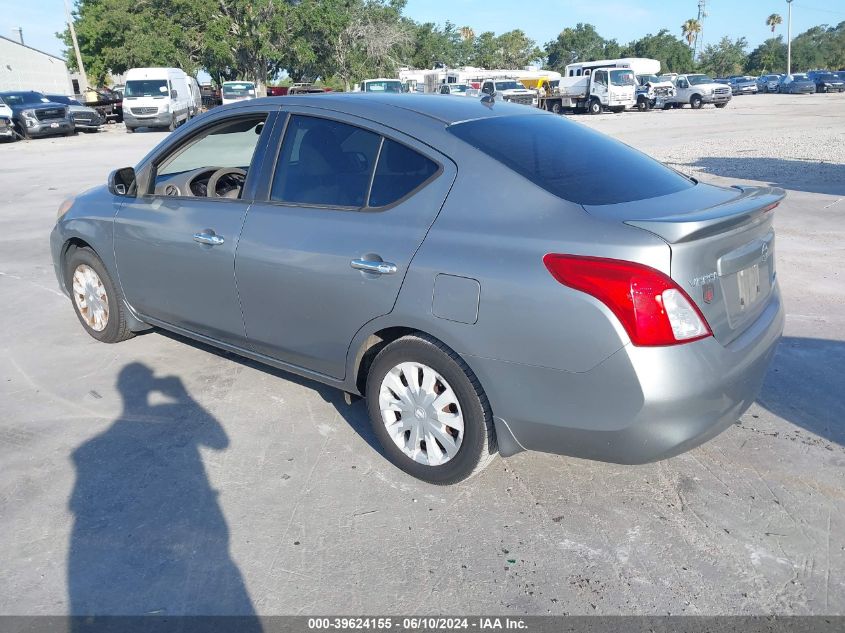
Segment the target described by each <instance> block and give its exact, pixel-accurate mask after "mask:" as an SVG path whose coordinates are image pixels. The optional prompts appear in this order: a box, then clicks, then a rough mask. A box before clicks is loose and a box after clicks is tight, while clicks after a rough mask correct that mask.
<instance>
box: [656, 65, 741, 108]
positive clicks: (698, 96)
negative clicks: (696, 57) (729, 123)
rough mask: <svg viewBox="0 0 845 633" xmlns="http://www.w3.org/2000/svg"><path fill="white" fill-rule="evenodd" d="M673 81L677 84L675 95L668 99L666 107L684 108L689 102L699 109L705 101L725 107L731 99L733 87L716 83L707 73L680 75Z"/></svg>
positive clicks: (691, 105) (692, 106) (718, 106)
mask: <svg viewBox="0 0 845 633" xmlns="http://www.w3.org/2000/svg"><path fill="white" fill-rule="evenodd" d="M672 83H674V84H675V96H674V97H670V98H669V99H668V100H667V102H666V105H665V106H664V108H669V107H674V108H682V107H684V105H687V104H689V106H690V107H691V108H692V109H693V110H698V109H699V108H701V107H702V106H703V105H704V104H705V103H712V104H713V105H715V106H716V107H717V108H724V107H725V106H726V105H728V102H729V101H730V100H731V87H730V86H727V85H725V84H719V83H716V82H715V81H713V80H712V79H710V77H708V76H707V75H702V74H690V75H678V76H677V77H675V78H674V80H673V82H672Z"/></svg>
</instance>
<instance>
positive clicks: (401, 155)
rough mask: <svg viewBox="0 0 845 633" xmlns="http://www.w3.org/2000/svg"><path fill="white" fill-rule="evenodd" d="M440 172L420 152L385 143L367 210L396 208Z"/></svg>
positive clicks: (397, 144) (400, 145)
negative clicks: (370, 208) (390, 206)
mask: <svg viewBox="0 0 845 633" xmlns="http://www.w3.org/2000/svg"><path fill="white" fill-rule="evenodd" d="M437 170H438V166H437V163H435V162H434V161H432V160H429V159H428V158H426V157H425V156H423V155H422V154H420V153H419V152H415V151H414V150H412V149H411V148H410V147H406V146H405V145H402V144H401V143H397V142H396V141H391V140H389V139H384V144H383V145H382V148H381V153H380V154H379V159H378V165H377V166H376V173H375V176H374V177H373V187H372V190H371V191H370V201H369V203H368V205H367V206H370V207H384V206H387V205H389V204H393V203H394V202H396V201H397V200H400V199H401V198H404V197H405V196H406V195H408V194H409V193H411V192H412V191H414V190H415V189H416V188H417V187H419V186H420V185H422V184H423V183H424V182H426V181H427V180H428V179H429V178H431V177H432V176H433V175H434V174H435V173H437Z"/></svg>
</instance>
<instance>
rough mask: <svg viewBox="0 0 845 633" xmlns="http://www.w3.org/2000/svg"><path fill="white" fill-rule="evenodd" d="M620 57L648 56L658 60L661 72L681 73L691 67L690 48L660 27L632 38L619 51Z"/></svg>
mask: <svg viewBox="0 0 845 633" xmlns="http://www.w3.org/2000/svg"><path fill="white" fill-rule="evenodd" d="M621 56H622V57H648V58H651V59H656V60H659V61H660V69H661V71H663V72H675V73H683V72H689V71H690V70H692V68H693V59H692V50H691V49H690V47H689V46H687V45H686V44H684V42H683V41H682V40H679V39H678V38H677V37H675V36H674V35H672V34H671V33H670V32H669V30H668V29H662V30H661V31H659V32H658V33H657V34H656V35H652V34H651V33H649V34H648V35H646V36H645V37H641V38H640V39H638V40H634V41H633V42H631V43H630V44H628V46H626V47H625V49H624V50H623V51H622V52H621Z"/></svg>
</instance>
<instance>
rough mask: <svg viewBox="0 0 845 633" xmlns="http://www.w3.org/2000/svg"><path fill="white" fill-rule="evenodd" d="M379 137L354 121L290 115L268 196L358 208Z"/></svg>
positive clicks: (366, 188)
mask: <svg viewBox="0 0 845 633" xmlns="http://www.w3.org/2000/svg"><path fill="white" fill-rule="evenodd" d="M380 144H381V136H380V135H378V134H376V133H374V132H370V131H368V130H364V129H362V128H359V127H355V126H354V125H348V124H346V123H341V122H340V121H332V120H329V119H321V118H316V117H309V116H299V115H294V116H292V117H291V120H290V122H289V123H288V126H287V130H286V131H285V141H284V144H283V146H282V152H281V156H280V157H279V162H278V164H277V166H276V175H275V178H274V180H273V188H272V191H271V196H270V197H271V198H272V199H273V200H278V201H281V202H290V203H299V204H313V205H319V206H329V207H363V206H364V204H365V203H366V200H367V192H368V191H369V188H370V181H371V179H372V174H373V169H374V168H375V163H376V159H377V157H378V151H379V146H380Z"/></svg>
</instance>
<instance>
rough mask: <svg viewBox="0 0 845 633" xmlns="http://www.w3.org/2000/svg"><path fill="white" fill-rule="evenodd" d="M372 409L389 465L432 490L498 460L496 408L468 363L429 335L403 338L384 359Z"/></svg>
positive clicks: (373, 382) (370, 397)
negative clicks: (425, 484) (428, 484)
mask: <svg viewBox="0 0 845 633" xmlns="http://www.w3.org/2000/svg"><path fill="white" fill-rule="evenodd" d="M366 395H367V408H368V410H369V414H370V421H371V423H372V426H373V431H374V432H375V435H376V437H378V439H379V442H381V445H382V447H383V448H384V451H385V453H386V455H387V458H388V459H389V460H390V461H391V462H392V463H393V464H394V465H395V466H397V467H399V468H400V469H402V470H404V471H405V472H406V473H408V474H410V475H412V476H414V477H416V478H418V479H422V480H423V481H427V482H429V483H432V484H437V485H445V484H452V483H456V482H459V481H461V480H463V479H466V478H468V477H470V476H472V475H474V474H476V473H478V472H480V471H481V470H482V469H483V468H484V467H485V466H487V465H488V464H489V463H490V462H491V461H492V460H493V458H494V457H495V456H496V453H497V450H496V440H495V432H494V430H493V416H492V413H491V411H490V405H489V403H488V401H487V397H486V396H485V395H484V391H483V390H482V388H481V385H480V384H479V382H478V379H477V378H476V377H475V375H474V374H473V373H472V370H471V369H470V368H469V367H468V366H467V365H466V363H464V361H463V359H461V357H460V356H458V355H457V354H456V353H455V352H453V351H452V350H450V349H449V348H448V347H446V346H445V345H443V344H442V343H440V342H439V341H437V340H435V339H433V338H430V337H428V336H425V335H410V336H403V337H402V338H400V339H397V340H396V341H393V342H392V343H390V344H388V345H387V346H385V347H384V349H382V350H381V351H380V352H379V353H378V355H377V356H376V358H375V360H374V361H373V364H372V365H371V366H370V370H369V374H368V376H367V388H366Z"/></svg>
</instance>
